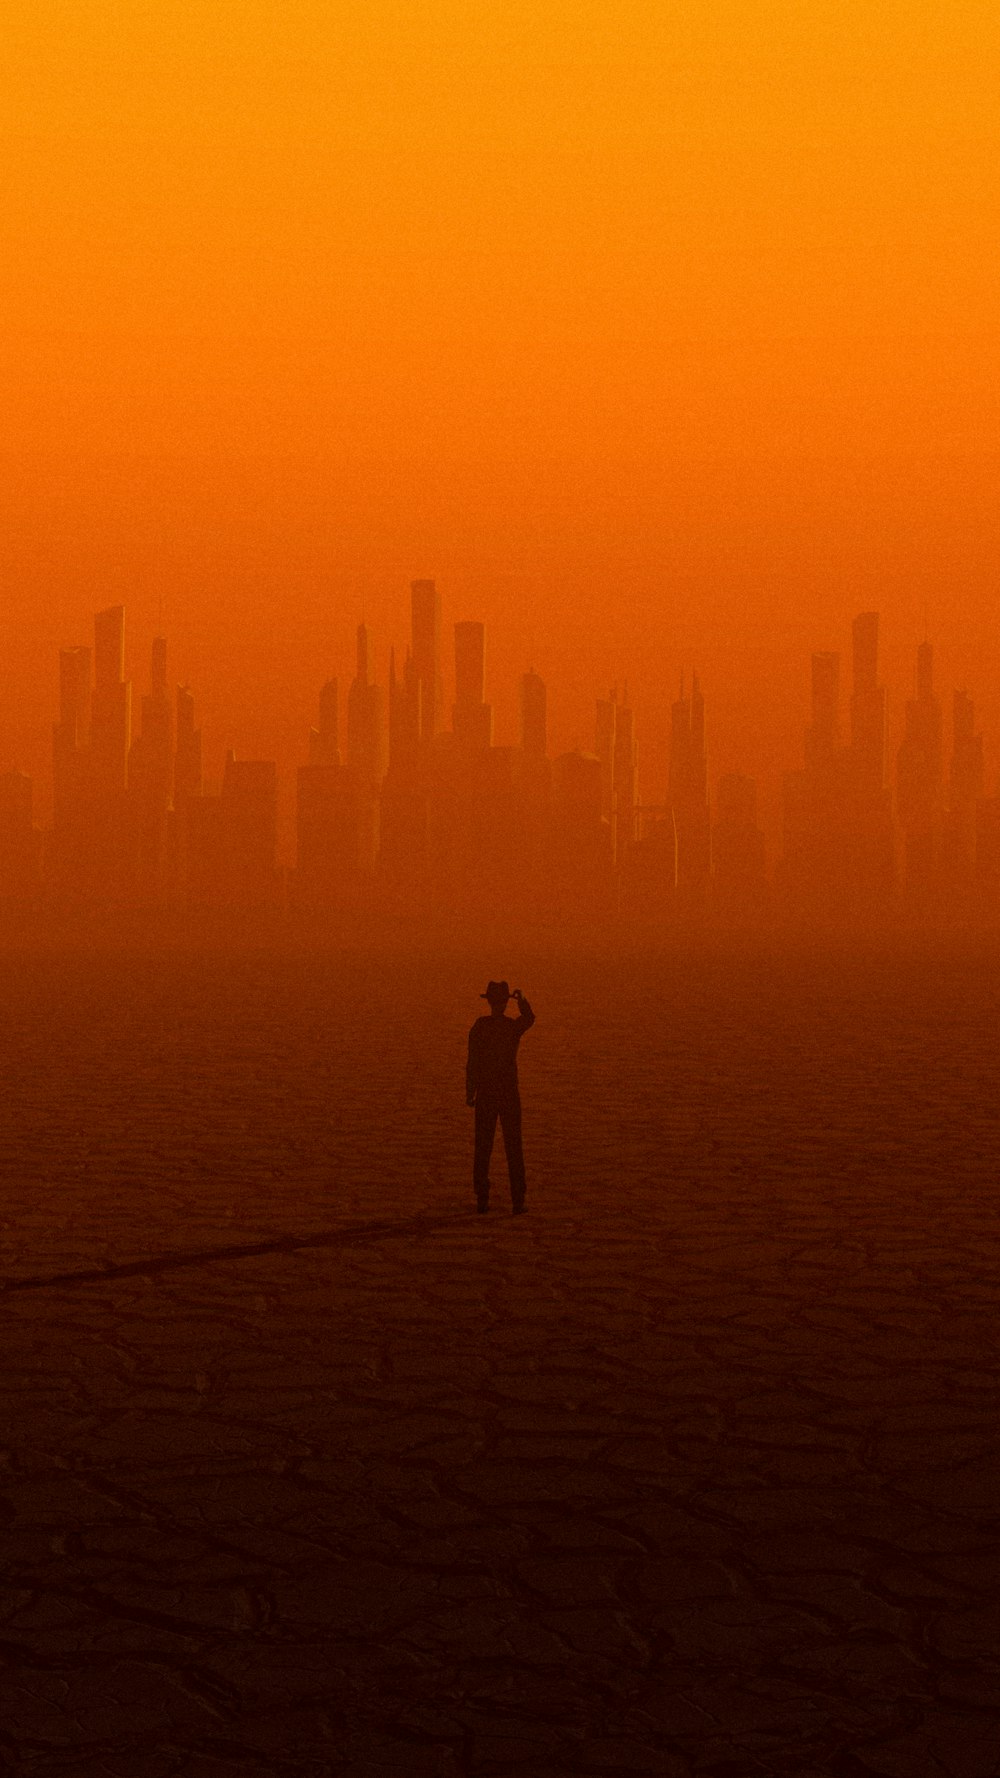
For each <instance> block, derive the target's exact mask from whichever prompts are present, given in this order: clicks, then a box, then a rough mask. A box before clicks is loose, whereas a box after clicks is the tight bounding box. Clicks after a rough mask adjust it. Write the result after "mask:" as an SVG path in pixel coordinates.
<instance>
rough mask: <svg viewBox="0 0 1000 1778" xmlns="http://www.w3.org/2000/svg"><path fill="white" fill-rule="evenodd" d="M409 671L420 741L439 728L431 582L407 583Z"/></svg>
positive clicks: (436, 609) (437, 628) (436, 603)
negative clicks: (415, 693) (412, 677)
mask: <svg viewBox="0 0 1000 1778" xmlns="http://www.w3.org/2000/svg"><path fill="white" fill-rule="evenodd" d="M410 613H411V625H412V647H411V652H412V656H413V670H414V674H415V676H416V680H417V684H418V685H419V687H420V739H421V741H431V740H433V738H434V736H435V735H436V734H437V732H438V729H439V728H440V726H441V707H442V704H443V702H444V696H443V692H442V687H441V597H440V594H439V593H438V590H437V587H436V585H435V583H434V581H433V580H413V581H411V582H410Z"/></svg>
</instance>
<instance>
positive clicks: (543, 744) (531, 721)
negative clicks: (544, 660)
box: [521, 673, 548, 759]
mask: <svg viewBox="0 0 1000 1778" xmlns="http://www.w3.org/2000/svg"><path fill="white" fill-rule="evenodd" d="M521 748H522V751H523V752H524V753H526V754H527V755H528V756H529V758H531V759H544V758H545V755H546V753H547V752H548V694H547V692H546V690H545V681H544V679H540V678H539V677H538V674H537V673H525V674H524V675H523V677H522V679H521Z"/></svg>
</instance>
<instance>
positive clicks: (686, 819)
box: [667, 674, 712, 894]
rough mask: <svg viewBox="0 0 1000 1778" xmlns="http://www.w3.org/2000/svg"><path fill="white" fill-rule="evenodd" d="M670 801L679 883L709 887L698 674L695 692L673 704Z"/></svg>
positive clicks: (694, 889) (683, 887) (687, 888)
mask: <svg viewBox="0 0 1000 1778" xmlns="http://www.w3.org/2000/svg"><path fill="white" fill-rule="evenodd" d="M667 801H668V803H669V806H670V809H671V810H672V812H673V818H674V831H675V833H676V836H677V888H678V890H679V891H682V892H684V893H686V894H696V893H697V894H700V893H703V892H704V891H705V890H706V889H707V887H708V878H709V870H710V866H711V857H712V835H711V824H710V820H709V811H708V760H707V756H706V752H705V700H704V698H703V697H702V694H701V687H700V686H699V684H698V676H697V674H694V675H693V676H692V680H691V695H690V697H689V698H688V697H685V695H684V686H683V681H682V683H681V695H680V697H679V698H677V700H676V701H675V703H674V704H673V706H672V710H671V724H670V765H669V771H668V778H667Z"/></svg>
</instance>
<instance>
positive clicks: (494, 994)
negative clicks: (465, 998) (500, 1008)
mask: <svg viewBox="0 0 1000 1778" xmlns="http://www.w3.org/2000/svg"><path fill="white" fill-rule="evenodd" d="M479 998H480V1000H489V1001H490V1002H491V1003H492V1002H493V1001H494V1000H509V999H510V988H509V987H508V985H507V983H506V982H487V984H486V992H485V994H480V996H479Z"/></svg>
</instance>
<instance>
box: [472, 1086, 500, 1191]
mask: <svg viewBox="0 0 1000 1778" xmlns="http://www.w3.org/2000/svg"><path fill="white" fill-rule="evenodd" d="M496 1128H497V1103H496V1100H495V1099H487V1098H486V1097H485V1096H484V1095H483V1094H482V1093H481V1092H480V1093H477V1094H476V1152H475V1158H474V1159H473V1163H472V1185H473V1189H474V1191H475V1194H476V1206H477V1208H478V1209H480V1210H485V1209H486V1206H487V1204H488V1203H489V1198H490V1155H491V1154H492V1153H493V1138H494V1136H495V1135H496Z"/></svg>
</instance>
